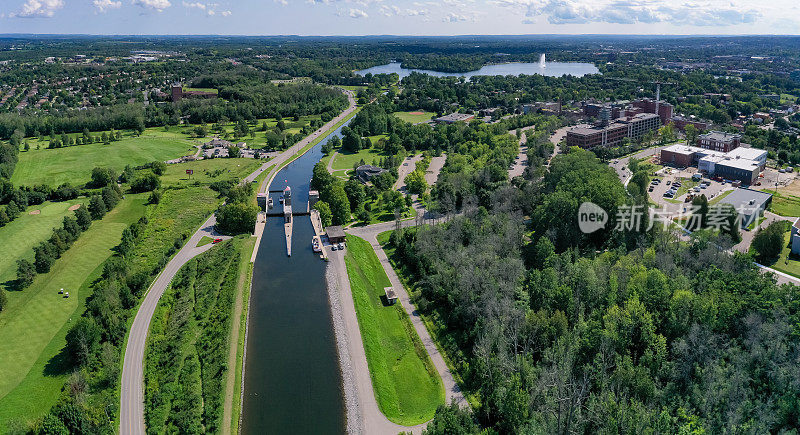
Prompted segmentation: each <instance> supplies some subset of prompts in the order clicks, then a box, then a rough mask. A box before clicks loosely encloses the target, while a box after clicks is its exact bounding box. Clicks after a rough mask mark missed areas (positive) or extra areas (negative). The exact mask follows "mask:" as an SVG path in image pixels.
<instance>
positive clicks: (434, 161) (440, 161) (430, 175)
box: [425, 153, 447, 186]
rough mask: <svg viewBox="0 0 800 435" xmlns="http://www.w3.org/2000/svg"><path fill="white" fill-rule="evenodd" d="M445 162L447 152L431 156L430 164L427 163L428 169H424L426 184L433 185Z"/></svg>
mask: <svg viewBox="0 0 800 435" xmlns="http://www.w3.org/2000/svg"><path fill="white" fill-rule="evenodd" d="M445 162H447V154H444V153H442V155H440V156H438V157H432V158H431V164H430V165H428V170H427V171H425V181H426V182H427V183H428V186H433V185H434V184H436V181H438V180H439V173H440V172H442V168H443V167H444V164H445Z"/></svg>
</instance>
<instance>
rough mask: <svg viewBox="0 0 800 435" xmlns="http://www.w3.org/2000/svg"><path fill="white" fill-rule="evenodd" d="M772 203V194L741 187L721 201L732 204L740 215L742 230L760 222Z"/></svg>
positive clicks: (721, 202)
mask: <svg viewBox="0 0 800 435" xmlns="http://www.w3.org/2000/svg"><path fill="white" fill-rule="evenodd" d="M771 203H772V195H771V194H769V193H766V192H762V191H760V190H752V189H745V188H741V187H740V188H738V189H736V190H734V191H733V192H731V193H729V194H728V195H727V196H726V197H725V198H722V200H721V201H720V204H730V205H731V206H733V208H734V209H735V210H736V211H737V212H738V213H739V220H740V221H741V225H742V228H747V226H749V225H750V224H751V223H753V222H758V219H759V218H760V217H761V215H762V214H763V213H764V210H766V209H767V207H769V205H770V204H771ZM792 231H794V230H792Z"/></svg>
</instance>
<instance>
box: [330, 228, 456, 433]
mask: <svg viewBox="0 0 800 435" xmlns="http://www.w3.org/2000/svg"><path fill="white" fill-rule="evenodd" d="M413 225H415V221H414V220H407V221H402V222H401V226H402V227H408V226H413ZM394 228H395V222H385V223H380V224H375V225H369V226H366V227H358V228H350V229H348V230H347V232H348V233H350V234H353V235H355V236H358V237H361V238H364V239H365V240H367V241H368V242H369V243H370V244H371V245H372V247H373V249H374V250H375V253H376V254H377V256H378V259H379V260H380V262H381V265H382V266H383V269H384V271H386V274H387V276H388V277H389V280H390V281H391V283H392V286H393V287H394V288H395V290H396V291H397V295H398V300H399V302H400V304H402V306H403V308H404V309H405V310H406V313H407V314H408V316H409V318H410V319H411V323H412V324H413V325H414V329H415V330H416V332H417V335H419V338H420V340H421V341H422V343H423V345H424V346H425V350H426V351H427V352H428V355H429V356H430V358H431V361H432V362H433V365H434V366H435V367H436V371H437V372H438V373H439V376H440V377H441V378H442V383H443V384H444V389H445V396H446V401H447V403H450V401H451V400H453V399H455V400H456V403H458V404H460V405H462V406H468V403H467V401H466V399H465V398H464V395H463V394H462V393H461V390H460V389H459V387H458V384H457V383H456V382H455V379H454V378H453V375H452V373H450V370H449V369H448V368H447V364H445V362H444V358H443V357H442V354H441V353H440V352H439V349H438V348H437V347H436V344H435V343H434V341H433V339H432V338H431V336H430V334H429V333H428V330H427V328H426V327H425V324H424V323H423V322H422V318H421V317H420V315H419V313H418V312H417V310H416V308H415V307H414V305H413V304H412V303H411V299H410V297H409V295H408V293H407V292H406V290H405V287H404V286H403V285H402V283H401V281H400V279H399V278H398V276H397V274H396V273H395V272H394V269H393V268H392V266H391V264H390V263H389V259H388V258H387V257H386V253H385V252H384V250H383V248H382V247H381V246H380V244H378V241H377V236H378V234H380V233H382V232H384V231H389V230H392V229H394ZM345 252H346V251H345ZM344 254H345V253H344V252H342V251H333V252H331V255H330V259H331V267H333V268H334V269H335V271H336V274H335V275H336V277H337V283H336V285H335V287H337V289H338V291H339V299H340V301H341V305H342V315H343V318H344V323H345V330H346V334H347V337H346V341H347V344H348V348H349V354H350V360H351V364H352V366H351V367H352V370H353V372H354V378H355V383H356V385H355V387H356V391H357V394H356V396H357V398H358V406H359V410H360V418H361V420H362V421H361V422H360V423H361V424H359V425H358V426H359V427H360V428H362V430H363V431H364V433H367V434H391V433H398V432H401V431H405V432H413V433H421V432H422V430H423V429H424V427H425V426H426V424H427V423H423V424H420V425H417V426H400V425H398V424H395V423H392V422H391V421H389V420H388V419H387V418H386V417H385V416H384V415H383V413H381V411H380V408H378V403H377V401H376V400H375V393H374V391H373V388H372V379H371V378H370V375H369V367H368V363H367V357H366V353H365V352H364V344H363V341H362V340H361V332H360V329H359V326H358V318H357V317H356V311H355V306H354V304H353V296H352V293H351V290H350V280H349V278H348V276H347V268H346V267H345V261H344Z"/></svg>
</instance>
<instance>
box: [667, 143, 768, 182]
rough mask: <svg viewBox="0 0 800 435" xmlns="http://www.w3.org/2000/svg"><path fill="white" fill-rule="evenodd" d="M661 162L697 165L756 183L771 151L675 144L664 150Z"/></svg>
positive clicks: (710, 172)
mask: <svg viewBox="0 0 800 435" xmlns="http://www.w3.org/2000/svg"><path fill="white" fill-rule="evenodd" d="M661 163H662V164H664V165H672V166H677V167H688V166H697V169H698V170H699V171H700V172H703V173H705V174H707V175H708V176H712V177H722V178H723V179H726V180H739V181H741V182H742V183H744V184H748V185H750V184H753V183H754V182H755V181H756V180H757V179H758V174H760V173H761V171H763V170H764V168H765V167H766V165H767V152H766V151H764V150H760V149H756V148H736V149H734V150H732V151H730V152H720V151H715V150H710V149H705V148H700V147H694V146H689V145H671V146H668V147H666V148H664V149H662V150H661Z"/></svg>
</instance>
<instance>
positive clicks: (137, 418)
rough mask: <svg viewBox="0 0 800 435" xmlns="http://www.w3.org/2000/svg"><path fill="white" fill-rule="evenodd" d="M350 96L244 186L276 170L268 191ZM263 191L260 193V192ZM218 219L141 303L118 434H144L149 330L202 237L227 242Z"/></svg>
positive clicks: (205, 227) (197, 235) (132, 334)
mask: <svg viewBox="0 0 800 435" xmlns="http://www.w3.org/2000/svg"><path fill="white" fill-rule="evenodd" d="M343 92H344V93H345V94H346V95H347V98H348V101H349V103H350V104H349V107H348V108H347V109H346V110H345V111H344V112H342V113H341V114H340V115H339V116H337V117H336V118H334V119H332V120H331V121H329V122H328V123H326V124H325V125H323V126H322V127H321V128H320V129H318V130H316V131H315V132H313V133H311V134H310V135H309V136H307V137H305V138H304V139H303V140H301V141H300V142H298V143H297V144H295V145H293V146H292V147H290V148H289V149H287V150H285V151H284V152H282V153H281V154H280V155H279V156H278V157H276V158H274V159H272V160H270V161H269V162H266V163H264V164H263V165H261V166H260V167H259V168H258V169H257V170H255V171H254V172H253V173H252V174H250V175H248V176H247V177H245V179H244V180H243V181H244V182H252V181H253V180H255V178H256V177H257V176H258V175H260V174H261V173H262V172H264V171H265V170H266V169H267V167H269V166H273V165H274V167H273V169H272V170H271V171H270V173H269V174H268V176H267V178H266V179H265V180H264V185H263V186H262V189H261V190H266V189H268V188H269V184H270V183H271V182H272V179H273V178H274V177H275V175H276V174H277V173H278V171H279V170H280V169H281V167H282V166H283V164H284V163H286V162H287V161H290V160H291V159H293V158H294V157H295V154H296V153H297V152H299V151H300V150H302V149H303V147H305V146H306V145H308V144H309V143H311V141H313V140H314V139H316V138H317V137H319V136H320V135H322V134H324V133H325V132H326V131H327V130H329V129H330V128H331V127H333V126H334V125H336V123H338V122H339V121H341V120H342V119H344V118H345V117H346V116H348V115H349V114H351V113H352V112H353V111H354V110H355V109H356V102H355V98H354V96H353V93H352V92H351V91H346V90H343ZM261 190H260V191H261ZM215 223H216V217H215V216H214V215H211V217H209V218H208V219H207V220H206V222H205V223H204V224H203V225H202V226H201V227H200V229H199V230H197V231H196V232H195V233H194V234H193V235H192V237H190V238H189V240H188V241H187V242H186V244H185V245H184V246H183V248H181V250H180V251H178V253H177V254H175V256H174V257H173V258H172V259H171V260H170V261H169V262H168V263H167V266H166V267H165V268H164V270H163V271H162V272H161V274H159V275H158V277H157V278H156V280H155V281H154V282H153V284H152V285H151V286H150V289H149V290H148V292H147V294H145V296H144V299H143V300H142V303H141V305H140V306H139V310H138V311H137V312H136V317H135V318H134V319H133V323H132V324H131V330H130V333H129V334H128V341H127V343H126V346H125V357H124V360H123V363H122V384H121V388H120V421H119V432H120V434H121V435H141V434H144V433H145V424H144V368H143V366H144V350H145V344H146V342H147V333H148V331H149V329H150V321H151V320H152V318H153V314H154V313H155V310H156V306H157V305H158V301H159V299H161V295H163V294H164V291H165V290H166V288H167V286H168V285H169V283H170V282H171V281H172V278H173V277H174V276H175V274H176V273H177V272H178V270H180V268H181V267H182V266H183V265H184V264H186V263H187V262H188V261H189V260H191V259H192V258H194V257H196V256H197V255H199V254H201V253H203V252H205V251H207V250H209V249H211V248H212V247H213V246H214V245H213V244H207V245H205V246H202V247H199V248H198V247H197V243H198V242H199V241H200V239H202V238H203V236H209V237H215V238H216V237H220V238H226V236H222V235H219V234H217V233H216V232H215V231H214V224H215Z"/></svg>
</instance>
